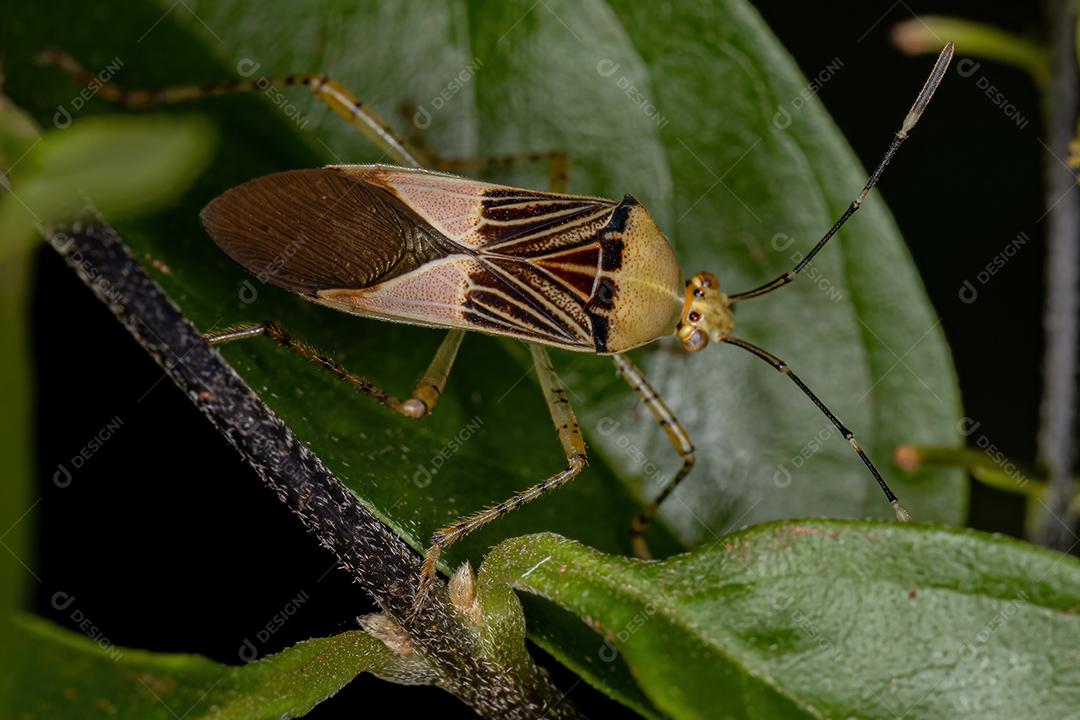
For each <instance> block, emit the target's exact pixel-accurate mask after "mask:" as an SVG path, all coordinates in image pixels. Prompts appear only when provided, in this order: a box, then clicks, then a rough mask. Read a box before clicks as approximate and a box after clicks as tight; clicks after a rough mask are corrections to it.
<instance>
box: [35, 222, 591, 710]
mask: <svg viewBox="0 0 1080 720" xmlns="http://www.w3.org/2000/svg"><path fill="white" fill-rule="evenodd" d="M53 246H54V247H56V248H57V250H59V252H60V254H61V255H62V256H63V257H64V259H65V261H66V262H67V263H68V265H69V266H71V267H72V268H73V269H74V270H75V271H76V272H77V273H78V275H79V277H80V278H81V279H82V281H83V282H84V283H86V285H88V286H89V287H90V288H91V289H93V290H94V292H95V293H96V294H97V295H98V297H99V298H101V299H102V300H103V301H105V302H107V304H108V305H109V307H110V309H111V310H112V311H113V313H114V314H115V315H116V316H117V318H118V319H119V320H120V322H121V323H123V324H124V326H125V327H126V328H127V329H128V331H129V332H131V334H132V335H133V336H134V337H135V339H136V340H137V341H138V342H139V344H140V345H141V346H142V347H143V349H144V350H146V351H147V352H148V353H149V354H150V355H151V356H152V357H153V358H154V360H155V361H157V363H158V364H159V365H161V366H162V367H163V368H164V370H165V372H166V373H167V374H168V375H169V377H170V378H171V379H172V380H173V382H174V383H176V385H177V386H178V387H179V388H180V389H181V390H183V391H184V394H185V395H187V396H188V397H189V398H191V400H192V401H193V402H194V403H195V405H196V406H197V407H198V408H199V409H200V410H201V411H202V412H203V414H205V415H206V416H207V418H208V419H209V420H210V423H211V424H212V425H213V426H214V427H215V428H217V430H218V431H219V432H221V433H222V435H224V436H225V438H226V439H228V441H229V442H230V443H232V445H233V446H234V447H235V448H236V449H237V450H239V451H240V453H241V455H243V456H244V458H245V459H246V460H247V461H248V463H249V464H250V465H251V466H252V468H254V469H255V472H256V473H258V475H259V477H260V478H262V479H263V481H264V482H265V483H266V484H267V485H268V486H269V487H270V488H271V489H273V490H274V491H275V492H276V493H277V496H278V498H279V499H280V500H281V501H282V502H283V503H285V504H286V505H287V506H288V507H289V509H290V510H292V511H293V512H294V513H295V514H296V515H298V516H299V517H300V520H301V522H302V523H303V524H304V525H305V526H306V527H307V528H308V529H309V530H311V531H312V532H313V533H314V534H315V536H316V537H317V538H318V540H319V542H320V543H321V544H322V545H323V547H325V548H327V549H328V550H330V551H331V552H333V553H334V554H335V555H336V556H337V558H338V560H339V561H340V563H341V567H342V568H343V569H344V570H346V571H347V572H348V573H350V574H351V575H352V577H353V579H354V580H355V581H356V582H357V583H359V584H360V585H361V586H362V587H364V589H366V590H367V591H368V592H369V593H370V594H371V595H372V597H374V598H375V600H376V601H377V602H378V603H379V605H380V606H382V609H383V611H384V612H386V613H387V614H388V615H390V616H391V617H392V618H393V619H394V620H395V621H396V622H397V623H398V624H399V625H401V626H402V627H403V628H404V629H405V631H406V632H407V633H408V635H409V637H410V639H411V640H412V643H413V645H414V646H415V647H416V649H417V650H418V651H419V652H420V654H421V655H422V656H423V657H424V658H425V659H427V660H428V662H429V663H430V664H431V666H432V667H433V668H434V669H435V671H436V673H437V674H438V676H439V685H440V686H441V687H443V688H444V689H446V690H448V691H449V692H451V693H453V694H454V695H456V696H457V697H458V698H460V699H461V700H462V701H464V702H465V703H467V704H468V705H470V706H471V707H472V708H473V709H474V710H475V711H476V712H477V713H479V714H480V715H482V716H484V717H490V718H521V719H522V720H524V718H530V719H531V718H536V717H556V718H573V717H579V715H578V713H577V711H576V710H575V709H574V707H573V706H572V705H571V704H570V703H569V702H568V701H566V700H565V696H564V694H562V693H560V692H559V690H558V688H556V687H555V686H554V685H553V684H551V682H550V681H549V680H548V678H547V676H546V674H545V673H544V672H543V671H542V670H540V669H539V668H537V667H536V666H535V665H534V664H531V663H529V665H528V666H527V667H521V666H518V667H516V668H507V667H505V666H503V665H500V664H499V663H498V662H493V661H492V660H491V658H490V657H489V656H488V655H487V654H485V652H484V650H483V649H482V648H481V647H480V646H479V645H478V642H477V639H476V633H475V631H474V630H473V629H472V628H469V627H466V625H465V624H464V620H463V618H462V616H461V615H460V614H458V613H457V612H455V611H454V609H453V608H452V607H451V605H450V604H449V602H448V601H447V599H446V598H447V594H446V592H445V590H444V589H443V588H442V587H440V592H438V593H436V596H435V597H433V598H432V599H431V600H430V601H429V602H427V603H425V604H424V605H422V606H421V607H420V608H419V610H418V611H417V612H416V613H412V612H410V610H411V603H412V599H413V596H414V590H415V588H416V587H417V582H418V570H419V567H420V559H419V557H418V556H417V555H416V553H414V552H413V551H412V550H411V549H410V548H409V547H408V546H407V545H406V544H405V543H404V542H402V540H401V539H400V538H399V537H397V536H396V535H395V534H394V533H393V532H392V531H391V530H390V529H389V528H387V527H386V526H385V525H383V524H382V523H381V522H380V521H379V520H378V519H377V518H376V517H375V516H374V515H372V514H371V512H369V511H368V510H367V508H365V507H364V506H363V505H361V504H360V502H359V501H358V500H357V498H356V496H355V495H354V494H353V493H352V492H351V491H350V490H349V489H348V488H346V487H345V486H344V485H343V484H342V483H341V482H340V481H339V480H338V479H337V478H335V477H334V476H333V475H332V474H330V472H329V471H328V470H327V469H326V468H325V467H324V466H323V464H322V462H321V461H320V460H319V459H318V458H317V457H316V456H315V455H314V454H313V453H312V452H311V451H310V450H308V449H307V448H306V447H305V446H304V445H303V443H301V442H300V441H299V440H298V439H297V438H296V436H295V435H293V433H292V431H291V430H289V428H288V427H287V426H286V425H285V424H284V423H283V422H282V421H281V420H280V419H279V418H278V417H277V416H276V415H274V413H273V412H272V411H271V410H270V409H269V408H268V407H267V406H266V405H265V404H264V403H263V402H262V400H260V399H259V397H258V396H257V395H256V394H255V393H254V392H253V391H252V390H251V388H249V387H248V386H247V385H246V384H245V383H244V381H243V380H242V379H241V378H240V376H239V375H237V374H236V372H235V371H234V370H233V369H232V368H231V367H229V365H228V364H226V363H225V361H224V360H223V359H222V357H221V355H219V354H218V353H217V352H215V351H213V350H211V348H210V347H209V346H208V345H207V344H206V342H205V341H204V340H203V338H202V336H201V335H200V334H199V332H198V330H196V329H195V327H194V326H193V325H192V324H191V323H190V322H189V321H188V320H187V319H186V318H185V317H184V316H183V315H182V314H181V312H180V310H179V308H177V307H176V305H174V304H173V303H172V301H171V300H170V299H169V298H168V296H166V295H165V293H164V292H163V291H162V290H161V288H160V287H158V285H157V284H156V283H155V282H154V281H153V280H152V279H151V278H150V277H149V276H148V275H147V274H146V273H145V272H144V271H143V269H142V268H141V267H140V266H139V264H138V263H137V262H136V261H135V260H134V259H133V258H132V256H131V254H130V253H129V252H128V250H127V248H126V247H125V246H124V245H123V242H122V241H121V240H120V238H119V237H117V235H116V234H115V233H114V232H113V231H112V229H111V228H109V227H107V226H104V225H79V226H76V227H75V228H74V229H73V230H72V231H71V233H70V234H68V235H64V236H57V237H56V238H54V240H53Z"/></svg>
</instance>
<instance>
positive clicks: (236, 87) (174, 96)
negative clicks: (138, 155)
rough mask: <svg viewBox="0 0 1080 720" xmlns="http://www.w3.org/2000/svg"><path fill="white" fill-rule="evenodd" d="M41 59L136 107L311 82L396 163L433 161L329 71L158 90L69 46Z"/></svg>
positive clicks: (47, 52) (313, 88)
mask: <svg viewBox="0 0 1080 720" xmlns="http://www.w3.org/2000/svg"><path fill="white" fill-rule="evenodd" d="M38 61H39V62H41V63H43V64H45V65H55V66H56V67H58V68H60V69H61V70H63V71H64V72H66V73H68V74H69V75H71V76H72V77H74V78H75V79H76V80H77V81H79V82H81V83H84V84H88V85H89V84H92V85H93V86H94V87H99V88H100V90H99V93H100V94H101V95H102V96H103V97H104V98H105V99H107V100H111V101H112V102H115V103H119V104H121V105H124V106H125V107H130V108H146V107H151V106H154V105H160V104H163V103H174V102H184V101H186V100H195V99H198V98H202V97H207V96H211V95H226V94H230V93H242V92H265V91H266V90H267V89H268V88H271V87H289V86H295V85H305V86H307V87H308V88H310V89H311V91H312V92H313V93H315V96H316V97H318V98H319V99H320V100H322V101H323V102H325V103H326V104H327V105H329V106H330V108H331V109H333V111H334V112H336V113H337V114H338V115H340V116H341V117H343V118H344V119H345V121H346V122H348V123H349V124H350V125H352V126H353V127H354V128H356V129H357V130H359V131H360V132H361V133H362V134H363V135H364V136H365V137H366V138H367V139H368V140H370V141H371V142H372V143H373V144H374V145H375V146H376V147H377V148H379V149H380V150H381V151H383V152H384V153H386V155H387V156H388V157H390V158H391V159H392V160H393V161H394V162H396V163H399V164H401V165H411V166H413V167H422V166H424V165H426V164H427V158H426V157H425V156H424V155H423V153H422V152H421V151H419V150H417V149H416V148H414V147H412V146H411V145H410V144H409V143H408V142H406V141H405V140H404V139H402V137H401V136H400V135H398V134H397V133H396V132H395V131H394V129H393V128H391V127H390V125H388V124H387V123H386V121H385V120H383V119H382V118H381V117H380V116H379V115H378V113H376V112H375V111H374V110H372V109H371V108H370V107H368V106H367V105H365V104H364V103H363V102H361V101H360V100H359V99H358V98H357V97H356V96H355V95H353V94H352V93H351V92H349V91H348V90H347V89H345V87H343V86H342V85H340V84H339V83H337V82H335V81H333V80H331V79H330V78H328V77H326V76H325V75H314V74H309V73H304V74H298V75H283V76H280V77H251V78H245V79H243V80H228V81H225V82H220V83H199V84H192V85H177V86H174V87H168V88H160V89H156V90H127V89H124V88H122V87H120V86H118V85H115V84H113V83H109V82H106V83H102V82H101V80H100V79H99V78H98V77H97V76H96V75H94V74H92V73H90V72H89V71H88V70H86V68H84V67H83V66H82V65H80V64H79V62H78V61H77V60H76V59H75V58H73V57H72V56H71V55H68V54H67V53H66V52H64V51H63V50H58V49H56V48H49V49H47V50H44V51H43V52H41V53H40V54H39V55H38Z"/></svg>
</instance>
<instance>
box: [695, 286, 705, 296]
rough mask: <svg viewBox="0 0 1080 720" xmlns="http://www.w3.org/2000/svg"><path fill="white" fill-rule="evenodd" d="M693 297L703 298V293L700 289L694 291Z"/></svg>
mask: <svg viewBox="0 0 1080 720" xmlns="http://www.w3.org/2000/svg"><path fill="white" fill-rule="evenodd" d="M694 297H705V291H704V290H702V289H701V288H697V289H696V290H694Z"/></svg>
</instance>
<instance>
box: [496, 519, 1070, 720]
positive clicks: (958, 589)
mask: <svg viewBox="0 0 1080 720" xmlns="http://www.w3.org/2000/svg"><path fill="white" fill-rule="evenodd" d="M507 583H510V584H513V585H514V586H515V587H517V588H519V589H521V590H524V591H525V592H527V593H531V594H534V595H537V596H540V597H543V598H546V599H547V600H549V601H550V602H552V603H554V604H556V605H558V606H560V607H562V608H565V609H566V610H569V611H570V612H572V613H574V614H575V615H577V616H578V617H579V618H581V619H582V620H583V621H584V622H586V623H588V625H589V626H590V627H591V628H593V629H594V630H595V631H596V632H597V633H598V636H597V637H596V638H595V639H594V643H593V648H594V652H595V653H596V654H597V655H599V656H600V657H606V658H611V657H615V656H616V655H621V656H622V658H623V659H624V660H625V662H626V663H627V665H628V666H629V667H630V670H631V672H632V673H633V675H634V677H635V678H636V679H637V681H638V682H639V683H640V685H641V687H642V688H643V689H644V691H645V693H646V694H647V695H648V696H649V698H650V699H651V700H652V701H653V702H654V703H655V704H656V707H658V708H660V710H661V711H662V712H663V713H664V714H666V715H668V716H670V717H676V718H715V717H730V718H777V717H785V718H787V717H806V718H817V717H835V718H853V717H858V718H884V719H887V720H894V719H895V718H902V717H903V718H907V717H912V718H914V717H918V718H986V717H999V718H1017V717H1072V716H1073V715H1075V713H1076V707H1077V704H1078V703H1080V683H1078V682H1077V680H1078V674H1077V668H1080V617H1078V616H1077V614H1076V610H1077V608H1078V607H1080V563H1078V562H1077V561H1076V559H1075V558H1072V557H1067V556H1063V555H1059V554H1057V553H1051V552H1048V551H1046V550H1043V549H1041V548H1036V547H1034V546H1032V545H1026V544H1024V543H1020V542H1017V541H1015V540H1011V539H1005V538H998V537H993V536H989V535H984V534H980V533H975V532H971V531H960V530H949V529H943V528H938V527H930V526H923V527H916V526H909V525H900V524H896V523H888V524H885V523H879V522H866V521H862V522H851V521H823V520H821V521H788V522H778V523H772V524H768V525H763V526H759V527H756V528H752V529H749V530H746V531H744V532H740V533H737V534H734V535H729V536H728V537H726V538H724V539H723V540H721V541H717V542H714V543H712V544H709V545H707V546H705V547H702V548H700V549H698V550H695V551H693V552H691V553H689V554H686V555H679V556H676V557H673V558H670V559H668V560H665V561H661V562H651V563H645V562H641V561H635V560H629V559H626V558H621V557H612V556H610V555H604V554H601V553H598V552H596V551H594V550H591V549H589V548H586V547H583V546H582V545H580V544H578V543H575V542H572V541H568V540H565V539H564V538H560V537H558V536H554V535H549V534H544V535H537V536H532V537H524V538H515V539H512V540H507V541H506V542H504V543H503V544H501V545H500V546H499V547H498V548H496V549H495V550H494V551H492V553H491V554H490V555H489V556H488V558H487V559H486V560H485V564H484V566H483V568H482V569H481V573H480V585H479V592H480V593H481V597H484V593H489V592H490V593H494V594H496V595H497V594H498V593H499V592H500V589H501V588H503V587H505V585H506V584H507Z"/></svg>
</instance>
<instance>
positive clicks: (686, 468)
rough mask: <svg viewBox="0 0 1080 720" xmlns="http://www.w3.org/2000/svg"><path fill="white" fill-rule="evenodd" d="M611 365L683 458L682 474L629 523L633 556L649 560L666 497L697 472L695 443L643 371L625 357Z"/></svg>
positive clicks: (613, 359) (614, 358) (674, 478)
mask: <svg viewBox="0 0 1080 720" xmlns="http://www.w3.org/2000/svg"><path fill="white" fill-rule="evenodd" d="M611 359H612V361H613V362H614V363H615V370H616V372H618V373H619V375H621V376H622V377H623V379H625V380H626V382H627V383H629V384H630V387H632V388H633V389H634V392H636V393H637V394H638V397H640V398H641V401H642V402H643V403H645V407H647V408H649V412H651V413H652V414H653V417H654V418H656V421H657V422H659V423H660V427H662V428H663V429H664V433H666V434H667V436H668V440H670V441H671V444H672V446H673V447H674V448H675V452H677V453H679V457H681V458H682V461H683V464H682V467H681V468H679V471H678V472H677V473H675V475H674V476H672V478H671V479H670V480H668V481H667V482H666V483H664V486H663V487H662V488H660V493H659V494H658V495H657V496H656V497H654V498H653V499H652V500H651V501H650V502H649V503H648V504H647V505H646V506H645V507H644V508H643V509H642V510H641V512H639V513H638V514H637V515H636V516H635V517H634V519H633V520H632V521H631V522H630V543H631V545H632V546H633V548H634V554H635V555H637V556H638V557H640V558H646V559H648V558H650V557H652V555H651V554H650V553H649V546H648V544H647V543H646V542H645V534H646V533H647V532H648V530H649V524H650V523H651V522H652V519H653V517H654V516H655V515H656V511H657V509H658V508H659V507H660V503H662V502H664V500H665V499H667V496H668V495H670V494H671V492H672V491H673V490H674V489H675V488H676V487H677V486H678V485H679V483H681V482H682V481H683V479H684V478H685V477H686V476H687V475H689V474H690V471H691V470H693V469H694V461H695V460H696V456H695V454H694V443H693V441H692V440H691V439H690V433H688V432H687V431H686V428H684V427H683V425H682V423H681V422H679V419H678V418H677V417H675V413H673V412H671V409H670V408H669V407H668V406H667V403H666V402H664V399H663V398H662V397H660V394H659V393H657V392H656V390H654V389H653V387H652V385H650V384H649V381H648V380H646V379H645V376H644V375H643V374H642V372H641V370H639V369H638V367H637V366H636V365H634V363H632V362H631V361H630V359H629V358H627V357H624V356H623V355H612V356H611Z"/></svg>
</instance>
